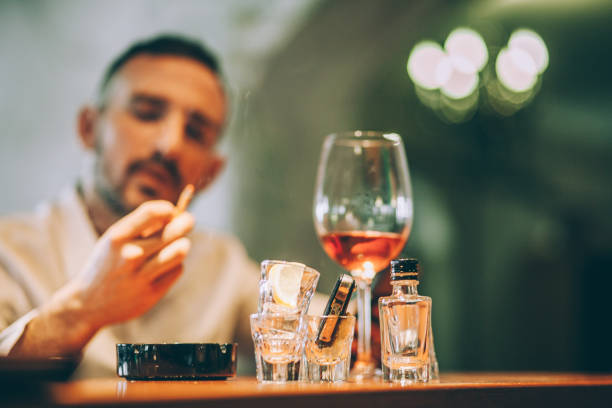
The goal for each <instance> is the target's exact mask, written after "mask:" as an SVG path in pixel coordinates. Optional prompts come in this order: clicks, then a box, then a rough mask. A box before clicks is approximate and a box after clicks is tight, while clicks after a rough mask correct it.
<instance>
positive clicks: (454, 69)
mask: <svg viewBox="0 0 612 408" xmlns="http://www.w3.org/2000/svg"><path fill="white" fill-rule="evenodd" d="M436 79H437V80H438V82H439V83H440V84H441V87H440V91H441V92H442V93H443V94H444V95H446V96H448V97H449V98H451V99H461V98H465V97H467V96H469V95H470V94H472V93H473V92H474V90H475V89H476V88H477V87H478V72H477V71H476V70H475V67H474V64H472V62H471V61H470V60H468V59H467V58H465V57H463V56H460V55H455V56H445V57H444V58H443V59H442V61H440V63H439V64H438V67H437V68H436Z"/></svg>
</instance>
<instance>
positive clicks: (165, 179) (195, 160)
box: [94, 55, 226, 213]
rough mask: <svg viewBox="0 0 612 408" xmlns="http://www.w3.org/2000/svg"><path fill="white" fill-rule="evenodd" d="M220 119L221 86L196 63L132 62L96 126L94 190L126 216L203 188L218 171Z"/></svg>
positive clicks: (167, 59) (112, 87)
mask: <svg viewBox="0 0 612 408" xmlns="http://www.w3.org/2000/svg"><path fill="white" fill-rule="evenodd" d="M225 113H226V103H225V96H224V93H223V89H222V87H221V85H220V83H219V80H218V78H217V76H216V75H215V74H214V73H213V72H212V71H210V70H209V69H208V68H207V67H205V66H204V65H202V64H201V63H199V62H197V61H193V60H191V59H188V58H183V57H176V56H163V55H162V56H153V55H139V56H136V57H134V58H133V59H131V60H130V61H128V62H127V63H126V64H125V65H124V66H123V67H122V68H121V69H120V70H119V71H118V72H117V73H116V74H115V76H114V77H113V79H112V80H111V81H110V83H109V84H108V88H107V92H106V95H105V100H104V108H102V109H100V111H99V114H98V117H97V119H96V122H95V126H94V133H95V143H96V146H95V148H96V169H95V183H96V190H97V191H98V193H99V194H101V195H102V197H103V198H104V200H105V201H106V202H107V204H109V205H111V207H113V209H114V210H115V211H117V212H124V213H125V212H128V211H130V210H132V209H134V208H135V207H137V206H138V205H140V204H141V203H143V202H145V201H147V200H151V199H163V200H169V201H172V202H176V200H177V198H178V195H179V194H180V192H181V190H182V189H183V187H184V186H185V185H187V184H193V185H194V186H196V188H197V189H202V188H204V187H205V186H206V185H207V184H208V183H209V182H210V181H212V179H213V178H214V177H215V176H216V174H217V172H218V171H219V169H220V168H221V167H222V164H223V160H222V159H221V158H220V157H219V156H218V155H217V154H216V152H215V145H216V142H217V138H218V137H219V134H220V132H221V129H222V126H223V123H224V120H225Z"/></svg>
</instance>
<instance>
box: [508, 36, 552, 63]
mask: <svg viewBox="0 0 612 408" xmlns="http://www.w3.org/2000/svg"><path fill="white" fill-rule="evenodd" d="M508 47H509V48H511V49H512V48H518V49H521V50H523V51H525V52H526V53H527V54H529V55H530V56H531V58H533V61H534V62H535V64H536V68H537V70H538V74H541V73H542V72H544V70H546V67H548V49H547V48H546V44H545V43H544V40H542V37H540V36H539V35H538V34H537V33H536V32H534V31H531V30H528V29H524V28H523V29H520V30H516V31H515V32H514V33H512V35H511V36H510V40H508Z"/></svg>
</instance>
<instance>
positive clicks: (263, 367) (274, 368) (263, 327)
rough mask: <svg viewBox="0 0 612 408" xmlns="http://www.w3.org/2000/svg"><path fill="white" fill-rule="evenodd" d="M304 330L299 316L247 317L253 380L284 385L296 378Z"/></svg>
mask: <svg viewBox="0 0 612 408" xmlns="http://www.w3.org/2000/svg"><path fill="white" fill-rule="evenodd" d="M305 328H306V327H305V324H304V318H303V316H302V315H300V314H299V313H293V314H278V313H256V314H252V315H251V335H252V336H253V343H254V344H255V365H256V368H257V381H259V382H263V383H285V382H287V381H297V380H298V379H299V373H300V360H301V358H302V353H303V351H304V338H305V334H306V330H305Z"/></svg>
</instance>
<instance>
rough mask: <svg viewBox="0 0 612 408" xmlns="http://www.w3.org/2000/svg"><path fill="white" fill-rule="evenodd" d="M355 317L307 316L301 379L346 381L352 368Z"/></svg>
mask: <svg viewBox="0 0 612 408" xmlns="http://www.w3.org/2000/svg"><path fill="white" fill-rule="evenodd" d="M354 331H355V316H347V315H344V316H306V343H305V345H304V356H303V358H302V370H301V372H300V379H301V380H302V381H305V382H340V381H346V379H347V377H348V373H349V368H350V366H351V344H352V343H353V333H354Z"/></svg>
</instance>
